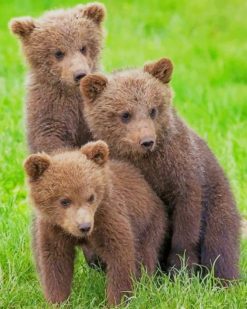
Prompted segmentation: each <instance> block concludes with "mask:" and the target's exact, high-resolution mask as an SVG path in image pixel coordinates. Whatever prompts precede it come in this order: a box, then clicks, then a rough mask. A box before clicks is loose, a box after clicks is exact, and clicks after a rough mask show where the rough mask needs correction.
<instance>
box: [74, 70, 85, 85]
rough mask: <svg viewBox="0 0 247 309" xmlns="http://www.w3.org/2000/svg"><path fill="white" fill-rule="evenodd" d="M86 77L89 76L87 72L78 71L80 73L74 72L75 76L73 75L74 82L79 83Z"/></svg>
mask: <svg viewBox="0 0 247 309" xmlns="http://www.w3.org/2000/svg"><path fill="white" fill-rule="evenodd" d="M86 75H87V73H86V72H85V71H82V70H78V71H76V72H74V74H73V77H74V81H75V82H79V81H80V80H81V79H82V78H83V77H85V76H86Z"/></svg>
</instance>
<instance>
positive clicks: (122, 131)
mask: <svg viewBox="0 0 247 309" xmlns="http://www.w3.org/2000/svg"><path fill="white" fill-rule="evenodd" d="M171 74H172V63H171V62H170V60H168V59H161V60H160V61H158V62H155V63H151V64H148V65H145V67H144V69H143V70H129V71H122V72H121V71H120V72H117V73H115V74H112V75H110V76H108V77H106V76H103V77H102V76H101V75H89V76H87V77H86V78H85V79H84V80H82V81H81V91H82V93H83V96H84V106H85V107H84V115H85V119H86V121H87V123H88V125H89V128H90V130H91V131H92V133H93V136H94V138H95V139H98V138H100V139H104V140H105V141H106V142H107V143H108V145H109V147H110V149H111V154H112V157H113V158H117V159H121V160H125V161H129V162H132V163H133V164H134V165H135V166H136V167H138V168H140V169H141V171H142V172H143V174H144V176H145V178H146V180H147V181H148V182H149V183H150V184H151V186H152V187H153V189H154V191H155V192H156V193H157V194H158V196H159V197H160V198H161V199H162V200H163V202H164V203H165V204H166V205H168V208H169V211H168V212H169V216H170V239H169V238H167V240H166V243H165V244H164V250H165V251H166V252H169V255H168V260H166V259H162V261H161V262H162V264H164V265H165V266H166V267H168V268H169V267H172V266H175V267H176V268H180V266H181V265H180V259H179V256H178V255H183V254H184V253H185V256H186V258H187V259H188V265H189V267H190V268H193V267H194V266H195V265H196V264H201V265H203V266H206V267H208V268H211V266H212V264H213V263H214V262H215V260H216V263H215V274H216V276H218V277H219V278H222V279H236V278H238V277H239V271H238V264H239V226H240V224H239V216H238V213H237V210H236V205H235V201H234V198H233V195H232V193H231V190H230V188H229V184H228V181H227V179H226V177H225V175H224V172H223V171H222V169H221V167H220V166H219V164H218V162H217V160H216V158H215V157H214V155H213V154H212V152H211V151H210V149H209V148H208V146H207V145H206V143H205V142H204V141H203V140H202V139H201V138H200V137H199V136H198V135H197V134H196V133H195V132H193V131H192V130H191V129H190V128H189V127H188V126H187V125H186V124H185V123H184V122H183V121H182V120H181V118H180V117H179V116H178V115H177V113H176V111H175V110H174V108H173V107H172V105H171V103H172V91H171V88H170V86H169V84H168V82H169V81H170V79H171ZM95 81H97V85H100V84H102V87H101V89H100V88H99V87H97V88H95V87H94V84H95ZM90 89H94V90H93V94H94V99H92V97H91V96H90ZM95 89H97V95H96V93H95ZM126 113H127V114H126ZM150 141H151V144H150ZM144 145H146V146H147V145H148V148H145V147H144ZM168 249H170V250H168Z"/></svg>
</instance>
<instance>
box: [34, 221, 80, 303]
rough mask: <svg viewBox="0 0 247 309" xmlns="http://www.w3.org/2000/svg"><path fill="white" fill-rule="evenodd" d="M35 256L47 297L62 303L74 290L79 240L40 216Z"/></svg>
mask: <svg viewBox="0 0 247 309" xmlns="http://www.w3.org/2000/svg"><path fill="white" fill-rule="evenodd" d="M34 224H35V226H34V229H33V233H34V234H35V235H33V237H34V239H35V242H34V248H33V250H34V256H35V259H36V264H37V270H38V273H39V276H40V281H41V284H42V287H43V290H44V294H45V297H46V299H47V301H49V302H51V303H61V302H63V301H65V300H66V299H67V298H68V297H69V295H70V291H71V283H72V277H73V267H74V256H75V244H74V243H73V241H72V239H71V238H69V236H67V235H65V234H64V232H63V231H62V230H61V229H60V228H59V227H56V226H53V225H51V224H49V223H47V222H45V221H43V220H41V219H38V218H37V219H36V220H35V222H34Z"/></svg>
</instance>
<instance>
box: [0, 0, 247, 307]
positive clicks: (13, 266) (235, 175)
mask: <svg viewBox="0 0 247 309" xmlns="http://www.w3.org/2000/svg"><path fill="white" fill-rule="evenodd" d="M76 3H78V1H74V0H70V1H66V0H49V1H48V0H39V1H31V0H22V1H21V2H20V1H17V0H16V1H14V0H9V1H4V0H0V308H46V307H47V308H49V306H48V305H46V303H45V301H44V299H43V296H42V293H41V289H40V286H39V283H38V280H37V278H36V274H35V269H34V266H33V261H32V255H31V252H30V233H29V226H30V210H29V208H28V203H27V192H26V186H25V182H24V175H23V170H22V162H23V160H24V158H25V156H26V154H27V151H26V143H25V130H24V115H23V114H24V113H23V107H24V96H25V86H24V85H25V74H26V66H25V63H24V61H23V57H22V55H21V51H20V48H19V45H18V42H17V40H16V39H15V38H14V37H13V36H11V35H10V33H9V31H8V28H7V23H8V21H9V19H10V18H11V17H13V16H22V15H32V16H38V15H39V14H41V13H42V12H43V11H44V10H49V9H52V8H58V7H67V6H73V5H74V4H76ZM104 3H105V5H106V7H107V10H108V18H107V22H106V28H107V34H108V35H107V39H106V47H105V50H104V54H103V59H102V62H103V66H104V69H105V70H106V71H109V70H112V69H113V68H118V67H125V66H140V65H142V64H143V63H144V62H146V61H148V60H152V59H158V58H159V57H162V56H168V57H170V58H171V59H172V60H173V62H174V64H175V72H174V79H173V87H174V91H175V93H176V96H175V105H176V106H177V108H178V110H179V112H180V114H181V115H183V116H184V118H185V119H186V120H187V122H188V123H189V124H190V125H191V126H192V127H193V128H194V129H195V130H196V131H197V132H198V133H199V134H200V135H201V136H202V137H204V138H205V139H206V140H207V141H208V143H209V145H210V147H211V148H212V149H213V151H214V152H215V154H216V155H217V157H218V159H219V161H220V163H221V164H222V166H223V167H224V169H225V171H226V173H227V175H228V176H229V178H230V182H231V185H232V188H233V191H234V194H235V196H236V200H237V203H238V207H239V210H240V212H241V214H242V215H243V216H244V217H246V218H247V199H246V195H247V186H246V183H247V160H246V158H247V61H246V55H247V40H246V33H247V22H246V11H247V2H246V1H244V0H234V1H233V0H231V1H223V0H218V1H210V0H209V1H196V0H193V1H185V0H180V1H179V0H166V1H161V0H160V1H157V0H153V1H148V0H135V1H114V0H111V1H110V0H109V1H104ZM246 273H247V243H246V241H242V246H241V274H242V279H241V280H240V282H239V284H237V285H236V286H233V287H231V288H229V289H228V290H225V289H219V288H216V287H215V285H213V284H212V281H211V280H206V281H205V282H203V283H200V282H199V280H198V278H197V277H193V278H191V279H189V278H187V277H186V275H184V274H183V273H181V274H180V275H179V276H178V277H177V279H176V280H175V282H170V281H169V280H168V278H166V277H165V276H163V277H160V278H155V279H154V278H146V277H145V276H144V277H143V280H142V281H141V283H139V284H137V285H136V291H135V294H134V296H133V298H132V300H131V301H130V302H129V304H128V308H169V309H170V308H186V309H187V308H216V307H219V308H246V307H247V275H246ZM104 288H105V285H104V275H103V274H102V273H101V272H97V271H94V270H92V269H88V268H87V267H86V266H85V264H84V261H83V258H82V257H81V254H79V255H78V259H77V267H76V271H75V279H74V286H73V293H72V295H71V298H70V299H69V301H68V303H66V304H65V305H64V307H65V308H99V307H104V306H105V290H104Z"/></svg>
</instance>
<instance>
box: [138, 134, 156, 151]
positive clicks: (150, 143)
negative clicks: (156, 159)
mask: <svg viewBox="0 0 247 309" xmlns="http://www.w3.org/2000/svg"><path fill="white" fill-rule="evenodd" d="M154 143H155V140H154V139H153V138H150V137H147V138H143V139H141V140H140V145H141V146H142V148H144V149H145V150H153V147H154Z"/></svg>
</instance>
